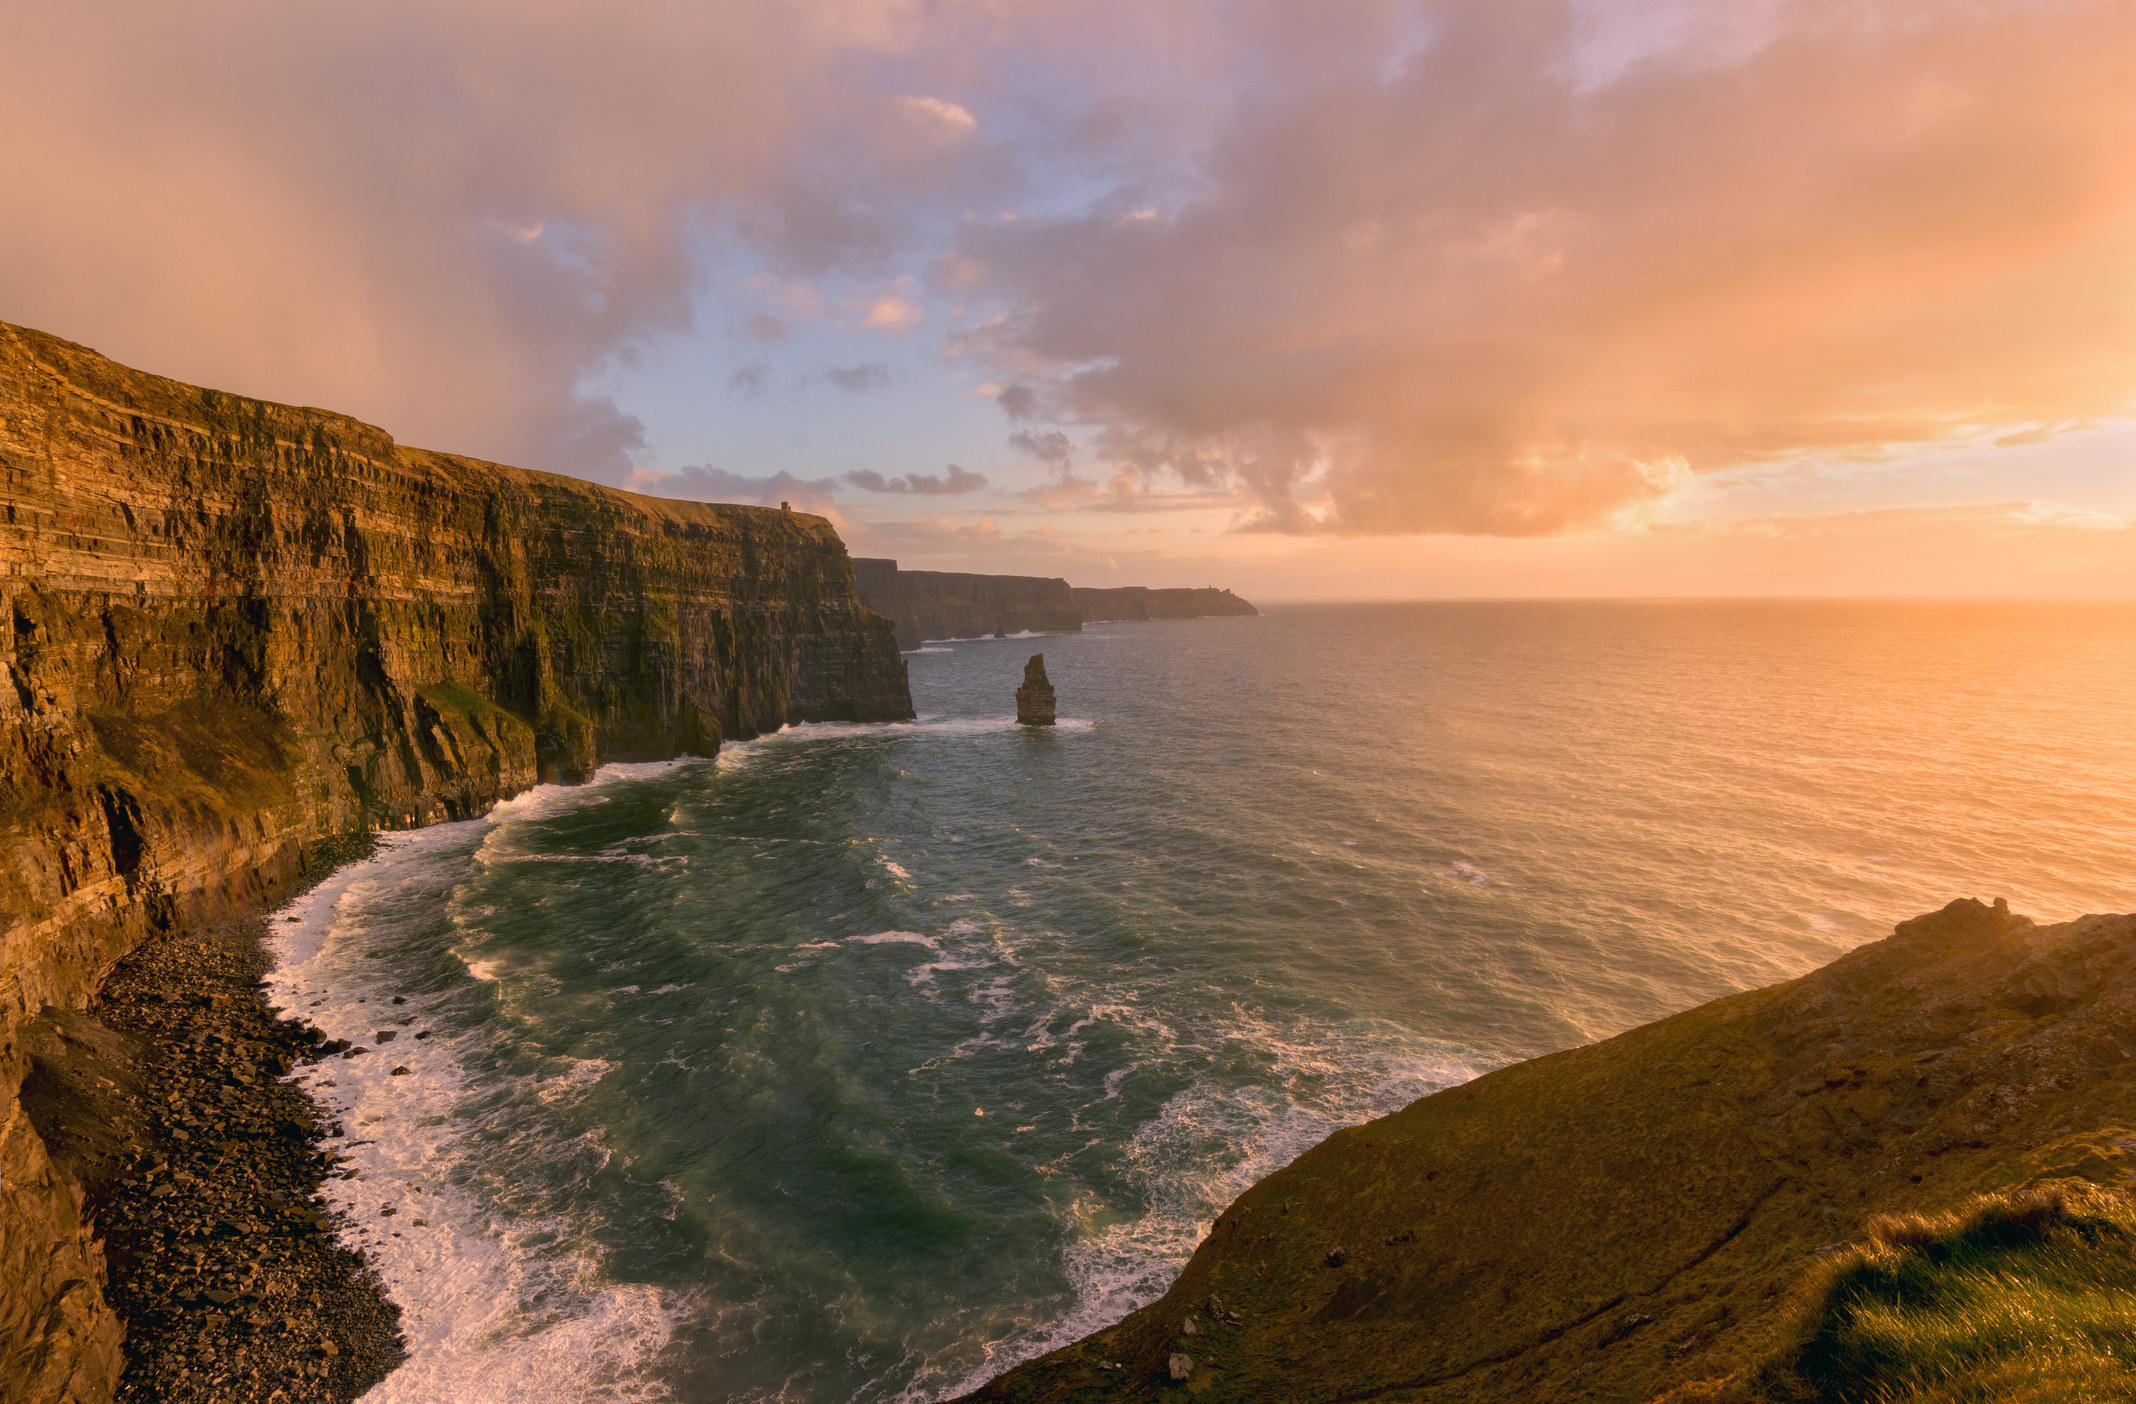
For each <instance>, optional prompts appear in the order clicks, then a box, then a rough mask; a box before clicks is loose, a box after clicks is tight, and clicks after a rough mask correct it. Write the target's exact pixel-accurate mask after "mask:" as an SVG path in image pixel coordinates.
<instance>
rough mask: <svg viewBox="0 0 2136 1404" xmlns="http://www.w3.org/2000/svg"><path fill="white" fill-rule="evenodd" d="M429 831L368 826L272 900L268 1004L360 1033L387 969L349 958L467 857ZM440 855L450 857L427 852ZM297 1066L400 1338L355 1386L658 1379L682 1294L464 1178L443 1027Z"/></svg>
mask: <svg viewBox="0 0 2136 1404" xmlns="http://www.w3.org/2000/svg"><path fill="white" fill-rule="evenodd" d="M476 822H477V823H478V824H479V822H480V821H476ZM443 827H446V828H450V827H453V826H443ZM462 827H464V826H462ZM428 832H429V833H431V834H435V835H438V837H436V838H433V839H432V840H431V841H430V842H429V843H428V844H418V843H414V842H409V841H405V840H402V841H396V842H393V843H388V844H382V845H381V847H380V851H379V852H378V854H377V855H376V856H374V857H373V858H371V859H369V860H366V861H365V862H362V863H358V864H355V865H353V866H352V867H350V868H348V869H345V870H343V871H342V872H341V873H338V874H336V875H335V876H334V877H333V878H331V879H329V881H328V882H327V883H325V884H323V885H322V886H320V887H319V888H318V889H315V890H314V891H313V892H312V893H311V894H309V895H307V896H306V897H304V898H301V899H299V900H298V901H297V902H296V903H294V904H292V905H291V906H290V907H289V908H287V909H285V911H284V913H282V914H280V915H283V916H284V917H285V920H283V921H281V922H278V923H277V924H276V926H275V929H274V941H273V945H274V951H275V954H276V956H277V957H278V959H277V963H276V966H275V968H274V970H273V972H272V973H271V974H270V975H269V977H268V984H269V990H270V993H271V995H272V996H274V997H275V998H276V999H277V1001H278V1002H279V1003H281V1004H282V1005H283V1006H284V1007H287V1006H288V1005H290V1004H297V1003H301V1004H302V1006H303V1010H304V1013H305V1015H306V1016H307V1017H308V1018H310V1019H311V1020H312V1021H313V1022H314V1023H316V1024H317V1025H318V1026H319V1027H320V1028H321V1029H323V1030H324V1031H325V1032H326V1034H327V1035H328V1036H329V1037H334V1038H349V1039H358V1040H364V1041H369V1039H370V1034H371V1030H372V1029H373V1028H375V1026H376V1020H377V1018H378V1017H379V1013H380V1011H379V1008H378V1006H379V1005H380V1003H382V1002H383V999H384V998H385V996H386V995H387V993H388V992H389V991H390V990H391V988H392V987H391V985H390V983H387V982H388V981H390V979H391V975H392V972H391V971H390V970H389V969H385V968H382V967H381V966H380V965H378V964H374V963H371V962H368V961H366V960H364V958H363V957H364V956H365V955H366V954H368V950H367V948H369V947H373V946H374V945H375V943H376V941H377V940H378V939H379V934H380V933H381V932H390V931H391V930H392V929H393V928H394V925H395V922H396V920H397V919H399V918H400V917H401V916H402V915H404V914H408V913H413V914H425V913H434V912H435V909H436V907H435V900H436V897H437V896H438V894H439V893H440V891H441V889H442V890H449V888H450V886H451V884H452V882H453V880H454V879H453V872H454V871H456V870H458V869H459V864H461V863H464V862H466V861H469V860H471V859H472V857H473V849H474V847H475V845H474V844H473V843H471V842H468V839H469V837H470V836H469V835H468V834H467V833H465V832H462V833H460V834H459V835H457V836H456V835H454V834H451V833H443V834H440V832H439V831H438V830H432V831H428ZM454 843H458V844H459V846H460V855H459V859H458V862H457V863H456V862H452V861H450V859H451V858H452V856H453V854H452V848H451V845H453V844H454ZM441 857H442V858H445V859H447V860H448V861H446V862H442V863H441V862H436V861H433V860H435V859H437V858H441ZM291 915H293V916H295V917H296V918H297V920H296V921H294V922H289V921H287V920H286V917H287V916H291ZM466 963H467V965H468V968H469V971H470V973H471V974H473V975H474V976H475V977H476V978H477V979H478V980H483V981H494V980H495V979H496V978H497V976H498V973H499V972H498V970H497V968H496V966H495V965H494V964H493V963H491V962H484V961H480V960H473V961H468V962H466ZM460 997H462V998H464V997H465V996H460ZM452 998H454V996H451V995H447V996H446V997H445V1000H444V1003H446V1004H447V1005H448V1006H449V1003H450V1001H451V999H452ZM436 1002H437V1001H426V1003H436ZM396 1068H403V1069H405V1070H406V1071H405V1072H403V1073H402V1074H400V1075H395V1072H394V1069H396ZM611 1068H612V1065H611V1064H609V1063H607V1062H605V1061H604V1060H601V1059H597V1058H578V1059H571V1060H567V1061H565V1062H564V1063H563V1064H562V1065H561V1067H560V1070H559V1071H557V1072H555V1073H554V1074H552V1075H550V1076H549V1077H547V1078H540V1077H527V1078H522V1079H521V1083H522V1086H521V1087H520V1089H519V1095H520V1096H525V1095H526V1094H527V1093H532V1094H533V1098H540V1099H543V1100H552V1101H553V1100H557V1099H561V1098H566V1097H575V1096H577V1095H580V1094H583V1093H584V1092H585V1091H587V1090H589V1089H590V1088H591V1087H592V1086H593V1085H594V1083H596V1082H598V1081H599V1079H600V1078H601V1077H603V1076H605V1075H606V1074H607V1072H609V1071H610V1070H611ZM323 1071H324V1072H330V1074H331V1075H330V1076H324V1077H322V1076H320V1073H321V1072H323ZM298 1076H299V1078H301V1079H303V1080H305V1081H306V1083H307V1088H306V1090H307V1091H308V1093H309V1094H310V1095H311V1096H313V1097H314V1098H316V1099H318V1100H320V1101H321V1102H322V1103H323V1104H324V1105H325V1107H326V1109H327V1110H328V1112H329V1113H330V1114H331V1115H332V1116H333V1117H334V1118H335V1119H337V1120H338V1121H340V1122H341V1123H342V1126H343V1128H344V1130H345V1131H346V1132H347V1135H346V1136H345V1137H344V1138H343V1139H342V1140H341V1141H340V1142H339V1143H338V1144H337V1143H335V1142H332V1141H330V1142H329V1143H328V1148H329V1149H332V1150H338V1151H339V1152H340V1154H341V1155H342V1156H343V1157H344V1160H343V1162H342V1163H343V1164H344V1165H348V1166H351V1167H352V1168H353V1169H354V1171H355V1172H356V1173H355V1178H353V1179H343V1178H335V1179H331V1180H329V1181H328V1182H327V1184H326V1193H327V1196H328V1202H329V1204H330V1205H331V1207H332V1208H333V1209H334V1210H335V1211H336V1213H337V1215H338V1217H339V1219H340V1223H341V1228H340V1234H339V1236H340V1238H341V1239H342V1241H343V1242H344V1243H345V1244H347V1245H348V1246H350V1247H352V1248H357V1249H360V1250H361V1251H362V1252H364V1253H365V1255H366V1256H367V1258H368V1259H369V1261H370V1262H371V1263H372V1265H373V1266H375V1267H376V1269H377V1270H378V1273H379V1275H380V1277H381V1278H382V1279H383V1280H384V1282H385V1285H386V1289H387V1292H388V1294H389V1295H390V1296H391V1297H392V1299H393V1300H394V1301H395V1302H396V1303H397V1304H398V1305H399V1306H400V1307H401V1310H402V1316H401V1321H400V1326H401V1330H402V1332H403V1335H404V1336H405V1338H406V1342H407V1347H408V1356H407V1358H406V1360H404V1361H403V1362H402V1364H401V1365H400V1366H399V1367H398V1368H396V1369H395V1370H394V1371H393V1373H392V1374H390V1375H388V1376H387V1377H386V1378H385V1380H384V1381H382V1382H381V1383H380V1384H379V1385H377V1386H376V1387H375V1388H373V1389H372V1390H371V1391H370V1392H369V1393H368V1394H366V1395H365V1396H364V1404H433V1402H434V1401H436V1400H440V1399H450V1400H454V1401H456V1404H463V1402H464V1404H507V1402H508V1401H517V1400H523V1399H555V1400H569V1401H574V1404H577V1402H579V1401H585V1402H586V1404H591V1402H592V1401H614V1404H628V1402H629V1401H653V1400H659V1399H665V1398H667V1397H669V1396H668V1392H667V1391H666V1390H665V1389H664V1388H663V1387H662V1386H660V1385H659V1384H658V1383H657V1381H656V1380H655V1378H654V1374H653V1370H652V1365H653V1362H654V1360H655V1358H656V1357H657V1356H658V1355H659V1354H660V1352H661V1351H662V1350H663V1349H664V1348H665V1347H666V1346H667V1344H668V1343H669V1341H670V1340H671V1339H672V1337H673V1335H674V1332H675V1323H676V1321H677V1320H678V1319H679V1316H680V1312H681V1308H680V1305H679V1304H678V1303H677V1302H676V1301H674V1300H673V1299H672V1298H671V1297H670V1295H669V1294H667V1293H665V1292H663V1291H661V1290H659V1289H656V1288H653V1287H649V1286H644V1285H641V1284H630V1283H617V1282H614V1281H611V1280H609V1279H608V1278H607V1276H606V1274H605V1273H604V1272H603V1271H602V1267H601V1261H600V1256H599V1253H598V1251H597V1250H596V1249H595V1248H594V1247H592V1246H591V1242H590V1240H589V1238H588V1237H587V1235H586V1233H585V1226H583V1225H579V1224H576V1223H572V1222H569V1221H567V1220H562V1219H558V1218H555V1217H553V1216H544V1215H541V1214H537V1213H513V1212H510V1211H508V1210H503V1209H502V1206H499V1205H496V1204H493V1203H489V1202H486V1201H485V1200H483V1199H482V1198H481V1197H479V1196H478V1195H477V1194H476V1193H474V1192H473V1191H471V1190H469V1189H467V1188H464V1187H463V1186H464V1183H465V1181H466V1178H467V1176H466V1174H465V1167H467V1166H469V1165H470V1164H473V1163H474V1162H473V1161H472V1160H471V1159H470V1150H469V1147H470V1145H471V1144H472V1143H474V1142H478V1141H480V1139H481V1136H482V1131H481V1128H480V1126H479V1125H478V1124H470V1123H469V1122H468V1121H467V1119H466V1118H465V1116H464V1115H463V1114H462V1113H464V1111H465V1109H466V1107H467V1105H468V1102H469V1087H470V1084H471V1079H470V1075H469V1073H468V1072H467V1070H466V1068H465V1067H464V1066H463V1065H462V1064H461V1062H460V1061H459V1056H458V1049H457V1047H456V1041H455V1039H454V1037H453V1036H452V1034H451V1032H450V1030H449V1029H445V1028H442V1027H441V1029H440V1033H439V1036H437V1037H434V1038H431V1039H428V1040H424V1041H420V1042H418V1041H414V1040H409V1041H406V1042H396V1043H394V1044H393V1045H391V1046H390V1048H382V1049H380V1050H379V1051H377V1052H375V1053H373V1054H371V1055H369V1056H365V1057H361V1058H355V1059H348V1060H335V1061H333V1062H331V1063H328V1064H325V1065H323V1066H322V1067H319V1068H314V1069H311V1070H308V1071H307V1072H305V1073H300V1074H299V1075H298ZM533 1098H528V1100H532V1099H533ZM550 1154H551V1155H552V1156H553V1157H557V1158H562V1159H566V1160H576V1161H578V1162H582V1164H583V1167H584V1169H585V1172H586V1173H593V1172H595V1171H597V1170H598V1169H599V1167H600V1166H601V1165H603V1164H605V1163H606V1161H607V1159H608V1154H609V1153H608V1150H607V1148H606V1146H605V1145H603V1144H601V1143H600V1138H599V1133H598V1131H595V1132H590V1133H588V1134H587V1135H586V1136H582V1137H579V1138H577V1139H576V1140H574V1141H572V1142H568V1143H566V1144H564V1145H561V1146H558V1147H556V1148H554V1149H553V1151H552V1152H550Z"/></svg>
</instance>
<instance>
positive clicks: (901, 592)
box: [853, 556, 1083, 648]
mask: <svg viewBox="0 0 2136 1404" xmlns="http://www.w3.org/2000/svg"><path fill="white" fill-rule="evenodd" d="M853 570H854V575H855V578H856V580H857V582H858V585H859V588H860V598H861V602H862V603H863V604H865V605H867V607H868V608H870V609H872V610H874V611H875V612H876V613H878V614H883V615H888V616H889V617H890V618H891V619H892V620H894V621H896V623H897V643H898V647H899V648H918V647H919V646H920V645H921V644H922V643H925V642H926V641H927V640H929V639H976V638H985V637H987V636H988V635H992V634H1023V633H1032V634H1073V633H1077V632H1079V631H1081V629H1082V627H1083V616H1082V613H1081V611H1080V610H1078V609H1077V607H1076V603H1075V597H1074V595H1073V594H1072V593H1070V591H1069V588H1068V582H1067V581H1065V580H1061V579H1057V578H1047V577H1044V576H1037V575H972V574H967V573H965V572H963V571H951V570H900V569H899V568H898V564H897V562H896V561H886V560H873V559H869V558H868V557H865V556H863V557H861V558H859V559H857V560H855V561H854V562H853Z"/></svg>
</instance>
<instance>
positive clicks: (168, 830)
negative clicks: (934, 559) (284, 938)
mask: <svg viewBox="0 0 2136 1404" xmlns="http://www.w3.org/2000/svg"><path fill="white" fill-rule="evenodd" d="M0 501H4V513H5V515H4V521H0V663H4V665H5V670H4V671H5V677H4V679H0V835H4V840H0V842H4V848H5V852H4V854H0V1107H4V1108H5V1114H4V1116H0V1175H4V1176H5V1179H6V1185H7V1191H8V1193H7V1194H6V1195H5V1196H4V1198H0V1301H4V1303H5V1305H4V1306H0V1380H6V1381H11V1382H12V1381H24V1380H27V1381H33V1382H34V1383H33V1384H32V1385H27V1386H24V1389H25V1391H26V1392H24V1393H23V1394H22V1395H21V1397H23V1398H37V1399H57V1398H66V1397H79V1398H82V1399H95V1398H100V1397H106V1396H108V1393H109V1386H110V1381H111V1379H113V1378H115V1376H116V1365H117V1358H118V1357H117V1326H116V1323H115V1321H114V1320H113V1319H112V1318H111V1315H110V1312H109V1311H108V1309H106V1308H105V1307H104V1305H103V1300H102V1293H101V1291H100V1287H99V1281H100V1278H99V1274H100V1267H99V1265H98V1261H97V1255H96V1253H95V1251H94V1249H93V1247H91V1245H90V1244H89V1242H88V1240H87V1238H86V1236H85V1235H84V1233H83V1231H82V1228H81V1225H80V1222H79V1214H78V1207H79V1193H78V1191H76V1190H74V1189H73V1188H71V1187H70V1186H69V1185H68V1184H66V1183H65V1182H64V1180H63V1178H62V1177H59V1176H57V1175H56V1174H55V1173H54V1172H53V1170H52V1167H51V1164H50V1162H49V1160H48V1159H47V1157H46V1156H45V1155H44V1151H43V1147H42V1145H41V1144H40V1143H39V1142H38V1139H37V1136H36V1133H35V1131H34V1130H33V1129H32V1128H30V1126H29V1125H28V1123H27V1122H26V1121H25V1119H24V1118H23V1116H22V1115H21V1113H20V1108H19V1106H18V1104H17V1101H16V1098H15V1096H14V1092H15V1089H16V1088H17V1086H18V1085H19V1083H20V1081H21V1078H22V1075H23V1071H24V1066H25V1059H24V1055H23V1053H22V1052H21V1050H20V1047H19V1040H18V1039H17V1037H16V1032H17V1029H18V1027H19V1026H20V1024H21V1023H22V1021H23V1020H24V1018H25V1017H26V1016H28V1015H31V1014H34V1013H35V1012H36V1011H37V1010H38V1009H39V1008H40V1007H42V1006H45V1005H57V1006H62V1007H74V1008H79V1007H81V1005H82V1004H83V1003H84V1002H86V1000H87V998H88V997H89V995H90V993H91V992H92V991H93V989H94V987H95V984H96V981H97V980H98V978H99V976H100V975H101V973H102V972H103V971H105V970H106V969H108V968H109V967H110V966H111V964H112V962H113V961H114V960H116V959H117V958H118V957H119V956H120V955H123V954H124V953H125V952H126V951H128V950H130V949H131V948H132V947H134V946H135V945H137V944H138V943H139V942H140V941H141V940H142V939H143V937H144V936H145V935H146V934H147V933H148V932H150V931H151V930H153V929H157V928H159V927H162V926H167V925H168V924H170V923H172V922H174V921H180V920H185V919H188V918H190V917H193V916H197V915H202V914H208V913H213V912H216V911H219V910H224V909H228V908H231V907H234V906H240V905H245V904H249V903H253V902H257V901H260V900H262V899H264V898H266V897H267V896H269V895H271V894H272V893H273V892H275V891H276V890H278V889H279V888H280V887H281V886H282V885H284V884H286V883H287V882H288V881H289V880H290V879H291V878H292V877H293V876H295V875H296V874H297V872H298V871H299V869H300V867H301V865H302V862H303V858H302V854H303V851H304V848H305V845H306V844H307V843H309V842H311V841H313V840H316V839H318V838H321V837H322V836H325V835H329V834H334V833H340V832H346V831H349V830H352V829H356V828H361V827H402V826H407V825H414V824H421V823H428V822H432V821H436V820H440V819H447V818H457V817H465V816H470V815H474V814H477V813H480V812H481V811H482V810H483V809H485V808H486V807H487V806H488V805H490V804H491V803H493V802H495V801H496V800H498V799H500V798H503V797H505V796H507V795H510V794H512V793H514V792H515V791H518V790H521V789H524V788H526V787H527V786H529V785H531V784H533V783H535V782H536V781H537V780H539V779H551V780H571V779H577V778H580V777H582V776H584V775H585V774H587V773H588V772H589V771H590V770H591V769H592V768H593V767H594V766H596V765H598V764H599V763H601V762H603V761H606V760H615V759H651V758H658V757H667V756H673V755H678V754H704V755H709V754H711V753H712V752H713V751H714V750H715V749H716V748H717V747H718V745H719V743H720V740H721V738H722V737H746V736H750V735H754V734H756V733H758V732H760V731H764V730H769V729H774V728H776V727H778V726H780V725H782V724H785V723H787V722H790V721H802V720H815V719H830V718H840V719H855V720H887V719H896V718H902V717H909V716H910V715H911V714H912V705H911V700H910V697H909V694H908V692H907V689H906V684H905V672H904V664H903V663H902V662H901V661H900V660H899V659H898V657H897V644H896V639H895V635H894V631H893V629H892V626H891V624H890V622H889V621H888V620H887V619H885V618H882V617H880V616H878V615H877V614H875V613H873V612H871V611H869V610H868V609H866V608H864V607H863V606H862V605H861V603H860V600H859V598H858V596H857V595H856V593H855V589H854V584H853V571H852V564H851V561H850V559H849V558H848V556H847V555H846V552H845V548H844V545H843V544H842V543H841V542H840V541H839V539H838V537H837V535H836V533H835V532H834V531H833V530H832V528H831V526H830V524H829V523H828V522H827V521H825V520H824V519H822V518H820V517H815V516H811V515H808V514H804V513H787V512H778V511H770V510H765V509H760V508H751V507H731V506H711V505H704V504H698V503H681V502H666V501H660V500H655V499H649V498H643V497H638V496H635V495H632V494H629V493H623V492H617V491H613V490H611V489H607V488H601V487H596V486H593V485H590V484H586V483H581V482H576V481H573V480H570V479H565V478H559V477H553V476H549V475H546V474H540V473H531V472H526V471H522V470H519V469H515V468H508V467H504V466H501V465H498V464H492V463H483V462H479V461H476V460H472V459H465V458H456V457H452V456H450V455H445V454H436V453H427V452H423V451H420V450H412V449H405V448H402V447H400V446H398V445H396V444H395V443H394V442H393V441H392V439H390V438H389V437H388V436H387V435H385V434H384V433H382V432H381V431H379V430H377V429H374V428H372V427H370V426H368V425H365V424H361V423H358V422H357V421H355V420H351V419H348V418H345V417H342V416H339V415H334V414H330V413H326V412H323V411H319V410H311V409H297V408H291V407H288V406H282V405H273V404H266V403H263V402H260V401H256V400H247V399H242V398H239V397H236V396H231V395H224V394H219V393H217V392H214V391H210V390H201V389H198V388H195V387H192V386H187V385H181V384H178V383H176V382H172V381H167V380H163V379H160V378H158V377H155V376H149V375H144V374H140V373H138V372H134V371H130V370H127V369H125V368H123V367H120V366H117V365H115V364H113V363H111V362H110V361H107V360H105V359H104V358H102V357H100V356H97V355H96V354H95V353H93V352H91V351H88V350H85V349H84V348H81V347H78V346H74V345H72V344H70V343H67V342H63V341H60V340H58V339H56V338H52V337H48V336H44V335H42V334H40V333H37V332H33V331H29V330H26V329H23V328H17V327H10V326H7V325H6V324H0Z"/></svg>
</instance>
